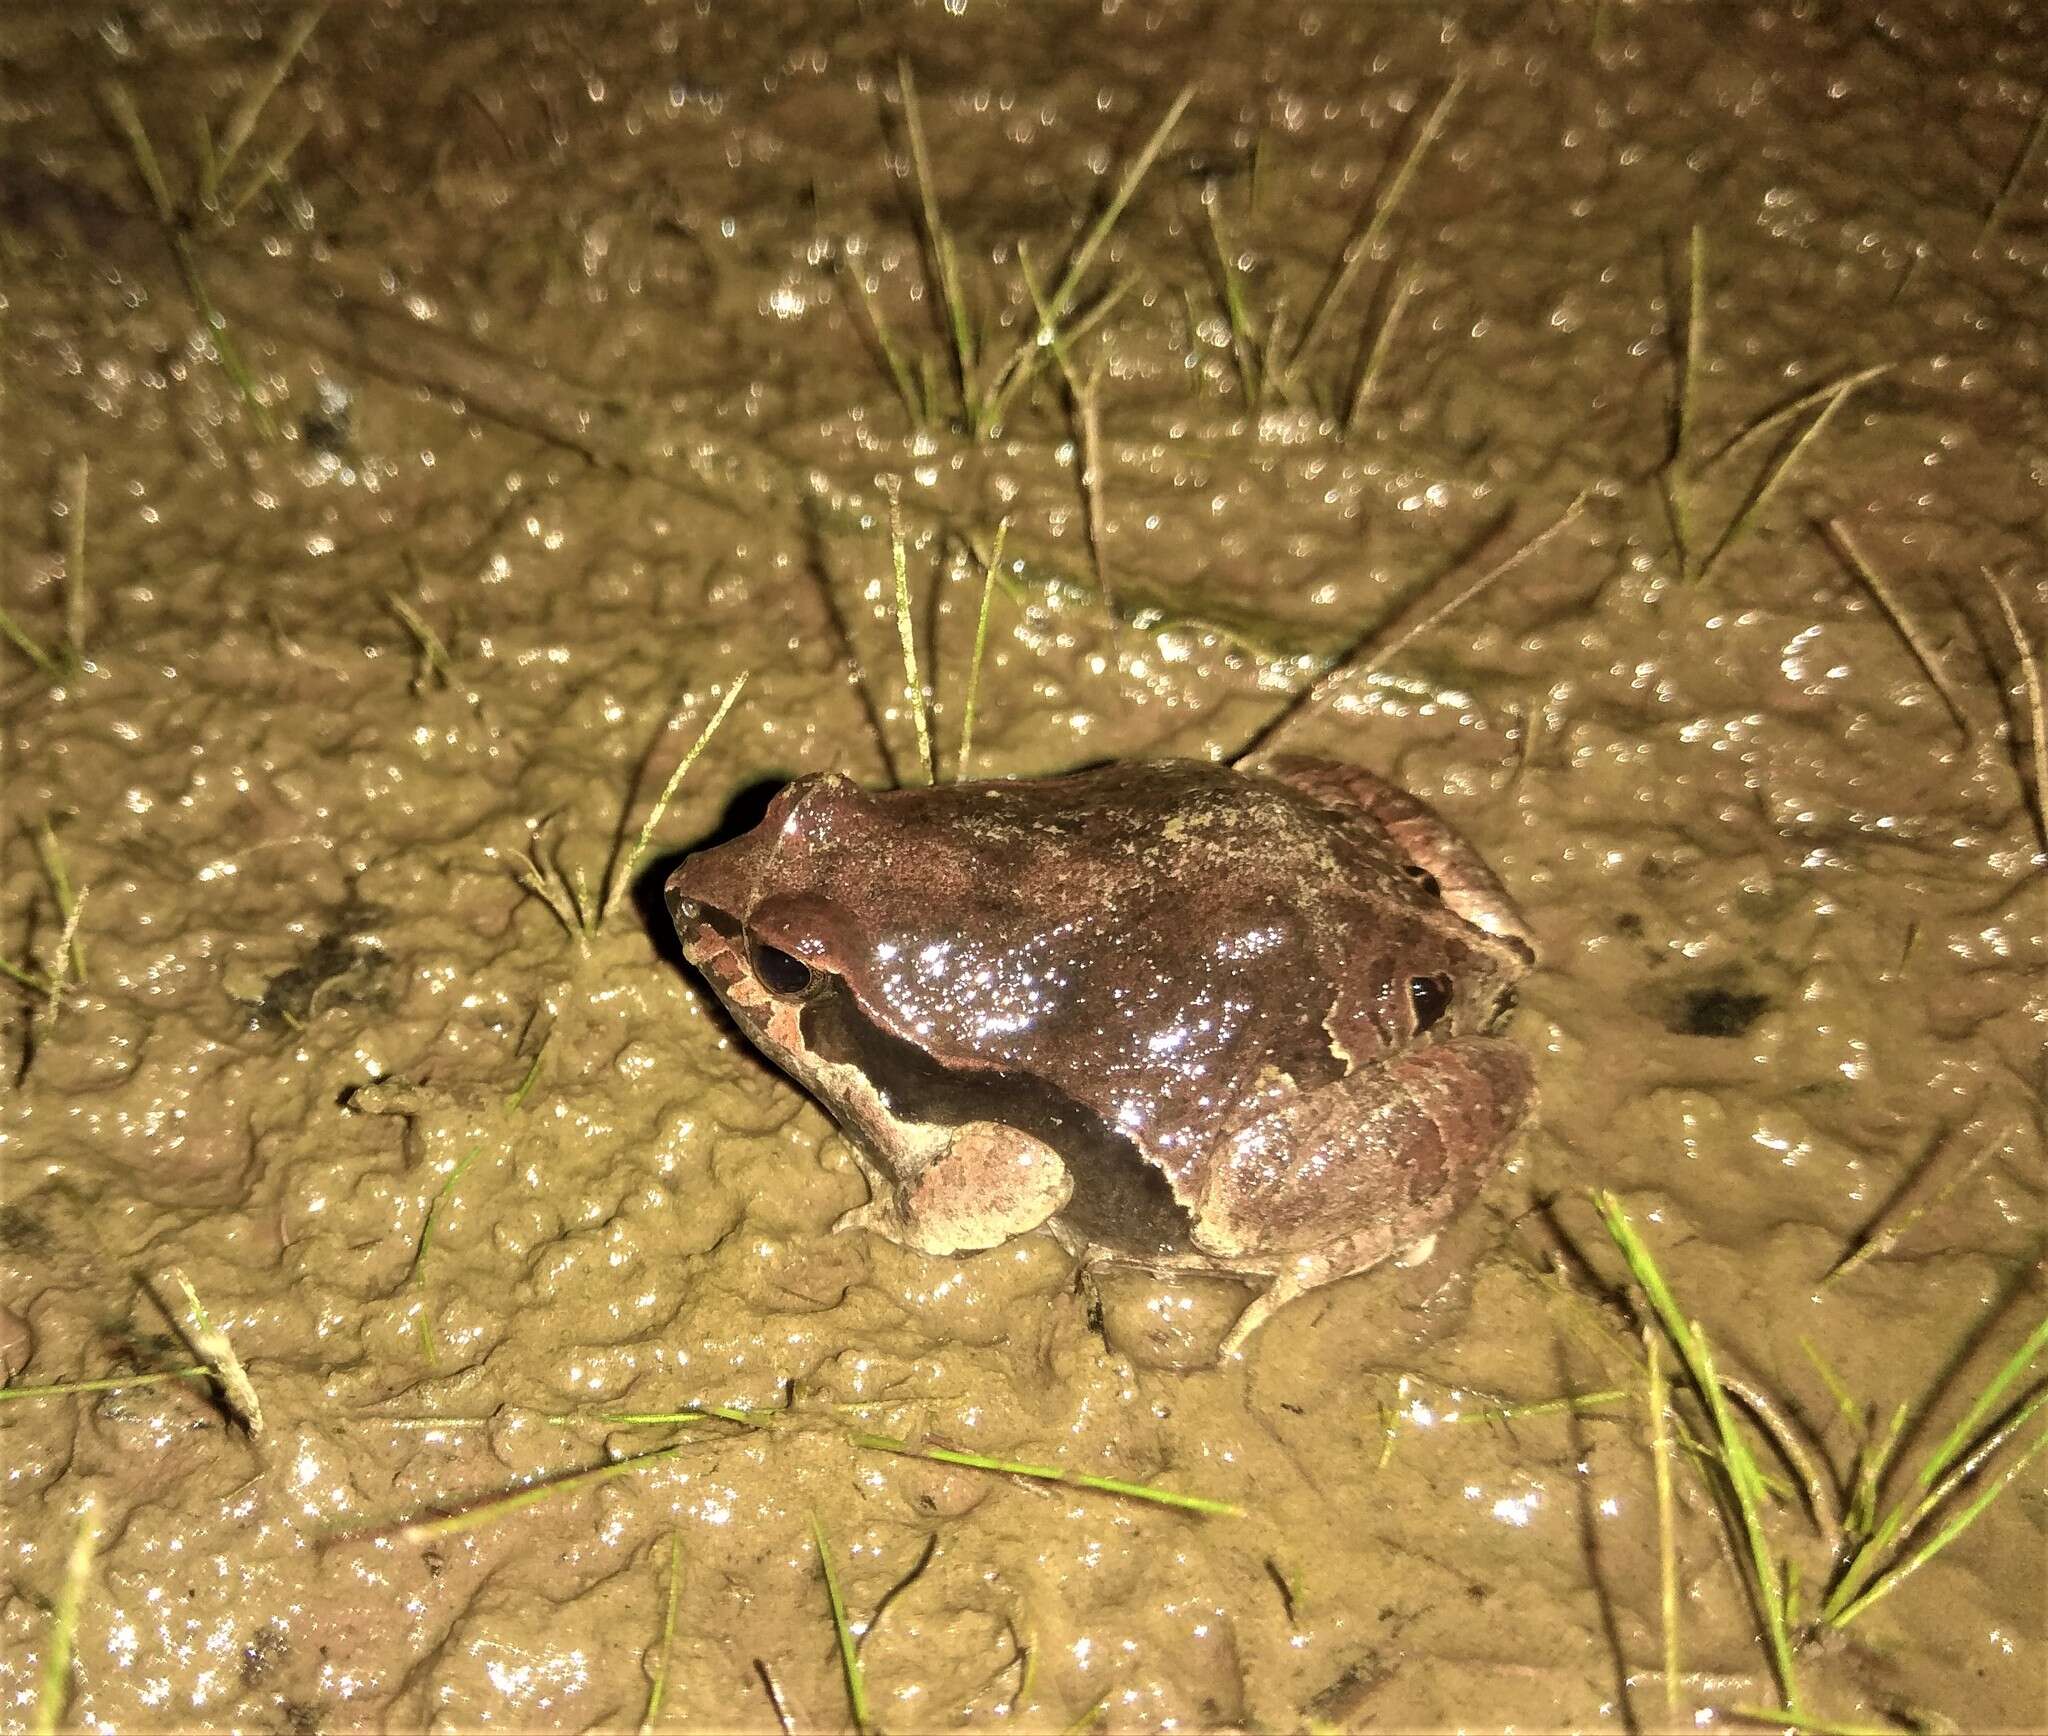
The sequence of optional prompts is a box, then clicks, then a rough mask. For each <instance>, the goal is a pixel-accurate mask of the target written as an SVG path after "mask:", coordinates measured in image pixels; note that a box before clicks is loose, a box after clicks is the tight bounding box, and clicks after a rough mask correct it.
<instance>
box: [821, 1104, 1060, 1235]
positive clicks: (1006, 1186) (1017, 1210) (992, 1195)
mask: <svg viewBox="0 0 2048 1736" xmlns="http://www.w3.org/2000/svg"><path fill="white" fill-rule="evenodd" d="M1073 1192H1074V1178H1073V1177H1072V1176H1071V1175H1069V1174H1068V1173H1067V1166H1066V1165H1065V1164H1064V1163H1062V1162H1061V1161H1060V1156H1059V1153H1058V1152H1056V1151H1054V1150H1053V1149H1052V1147H1051V1146H1049V1145H1047V1144H1046V1143H1045V1142H1044V1141H1043V1140H1040V1139H1035V1138H1033V1137H1032V1136H1031V1135H1030V1134H1028V1133H1020V1132H1018V1131H1017V1129H1015V1128H1014V1127H1005V1126H1003V1125H1002V1123H1000V1122H996V1121H969V1122H965V1123H963V1124H962V1125H961V1126H959V1127H956V1128H954V1129H953V1130H952V1132H951V1134H950V1136H949V1137H948V1139H947V1141H946V1148H945V1150H944V1151H942V1152H941V1153H940V1154H939V1155H938V1156H937V1157H935V1158H933V1159H932V1161H931V1162H930V1163H928V1164H926V1165H925V1167H924V1168H923V1169H921V1170H919V1171H918V1173H917V1174H916V1175H915V1176H913V1177H912V1178H910V1179H909V1180H908V1181H906V1182H904V1183H902V1184H901V1185H900V1186H898V1187H895V1188H893V1189H892V1188H880V1189H877V1190H876V1194H875V1198H874V1199H873V1200H871V1201H869V1203H868V1204H866V1205H864V1206H860V1207H857V1208H856V1209H854V1210H853V1211H850V1212H848V1213H847V1214H846V1215H845V1216H844V1217H842V1218H841V1219H840V1220H839V1222H838V1223H837V1224H835V1225H834V1226H833V1228H834V1229H835V1230H840V1229H855V1228H860V1229H871V1230H874V1231H875V1232H877V1233H878V1234H880V1235H884V1236H887V1237H888V1238H889V1240H890V1241H892V1242H899V1243H901V1244H902V1245H903V1246H904V1247H906V1248H915V1249H916V1250H917V1251H918V1252H919V1253H921V1254H937V1255H946V1254H966V1253H972V1252H974V1251H975V1250H977V1249H980V1248H993V1247H997V1246H999V1245H1000V1244H1002V1243H1004V1242H1007V1241H1009V1240H1010V1239H1011V1238H1012V1237H1014V1236H1022V1235H1026V1234H1028V1233H1029V1232H1030V1231H1032V1230H1035V1229H1037V1228H1039V1226H1040V1225H1042V1224H1044V1223H1045V1221H1046V1220H1047V1219H1048V1218H1050V1217H1052V1216H1053V1214H1054V1213H1055V1212H1057V1211H1058V1210H1059V1209H1060V1208H1061V1207H1062V1206H1064V1205H1065V1204H1066V1203H1067V1201H1068V1199H1069V1198H1071V1197H1072V1195H1073Z"/></svg>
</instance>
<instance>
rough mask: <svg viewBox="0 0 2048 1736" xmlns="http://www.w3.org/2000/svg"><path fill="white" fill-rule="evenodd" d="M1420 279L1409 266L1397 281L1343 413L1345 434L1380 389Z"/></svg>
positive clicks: (1417, 271) (1354, 425) (1351, 429)
mask: <svg viewBox="0 0 2048 1736" xmlns="http://www.w3.org/2000/svg"><path fill="white" fill-rule="evenodd" d="M1421 275H1422V274H1421V272H1420V271H1419V270H1417V269H1416V268H1415V267H1413V266H1411V267H1410V268H1409V269H1408V270H1406V271H1404V272H1402V273H1401V277H1400V281H1399V282H1398V283H1396V284H1395V285H1394V293H1393V297H1392V299H1391V300H1390V301H1388V303H1387V311H1386V313H1385V315H1384V316H1383V317H1382V318H1381V320H1380V327H1379V330H1378V331H1376V332H1374V333H1373V339H1372V348H1371V349H1370V350H1369V351H1368V352H1367V353H1366V358H1365V366H1364V367H1363V368H1361V369H1360V370H1359V373H1358V384H1357V386H1356V387H1355V388H1353V390H1352V393H1351V403H1350V406H1349V408H1347V409H1346V410H1345V412H1344V432H1345V433H1346V434H1350V433H1352V432H1353V431H1354V430H1355V429H1356V428H1357V427H1358V419H1359V417H1360V416H1362V415H1363V414H1364V413H1365V407H1366V405H1368V404H1369V403H1371V402H1372V395H1373V391H1374V388H1375V387H1377V386H1378V385H1379V380H1380V370H1381V369H1382V368H1383V367H1385V365H1386V360H1387V355H1388V352H1389V351H1391V350H1392V349H1393V347H1394V333H1395V332H1396V331H1397V330H1399V329H1400V325H1401V316H1402V315H1403V314H1404V313H1406V312H1407V311H1408V303H1409V301H1410V300H1411V299H1412V298H1413V296H1414V294H1415V283H1416V279H1417V278H1419V277H1420V276H1421Z"/></svg>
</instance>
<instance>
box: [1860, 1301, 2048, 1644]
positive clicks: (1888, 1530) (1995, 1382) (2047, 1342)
mask: <svg viewBox="0 0 2048 1736" xmlns="http://www.w3.org/2000/svg"><path fill="white" fill-rule="evenodd" d="M2044 1348H2048V1318H2044V1319H2043V1320H2042V1321H2041V1323H2040V1325H2038V1326H2036V1327H2035V1328H2034V1330H2033V1331H2032V1332H2030V1333H2028V1334H2027V1337H2026V1340H2025V1341H2024V1342H2023V1343H2022V1344H2021V1345H2020V1347H2019V1348H2018V1349H2017V1350H2015V1351H2014V1352H2013V1353H2012V1355H2011V1356H2009V1357H2007V1358H2006V1360H2005V1362H2004V1363H2003V1364H2002V1365H2001V1366H2000V1367H1999V1369H1998V1371H1997V1372H1996V1373H1995V1374H1994V1375H1993V1376H1992V1377H1991V1379H1990V1380H1989V1381H1988V1382H1987V1383H1986V1384H1985V1387H1984V1390H1983V1391H1982V1392H1980V1393H1979V1394H1978V1395H1977V1397H1976V1400H1975V1401H1974V1402H1973V1403H1972V1404H1971V1405H1970V1407H1969V1408H1968V1409H1967V1410H1966V1411H1964V1412H1963V1414H1962V1416H1961V1418H1960V1419H1959V1420H1958V1421H1957V1423H1956V1425H1955V1427H1954V1428H1952V1429H1950V1430H1949V1432H1948V1433H1947V1435H1945V1436H1944V1437H1943V1438H1942V1441H1941V1444H1940V1445H1939V1446H1938V1447H1936V1448H1935V1449H1934V1451H1933V1452H1932V1453H1930V1454H1929V1455H1928V1456H1927V1458H1926V1460H1925V1461H1924V1462H1923V1463H1922V1464H1921V1466H1920V1468H1919V1470H1918V1471H1916V1472H1915V1473H1914V1474H1913V1482H1912V1486H1911V1487H1910V1488H1909V1489H1908V1490H1907V1491H1906V1493H1905V1494H1904V1495H1902V1496H1901V1497H1900V1498H1899V1499H1898V1501H1897V1502H1895V1503H1894V1504H1893V1505H1892V1507H1891V1509H1890V1510H1889V1511H1888V1512H1887V1513H1886V1514H1885V1516H1884V1519H1883V1522H1882V1523H1881V1524H1879V1526H1878V1527H1877V1529H1876V1531H1875V1532H1873V1533H1872V1534H1871V1536H1870V1539H1869V1541H1867V1542H1866V1543H1865V1544H1864V1545H1863V1547H1862V1548H1861V1549H1859V1550H1858V1551H1857V1552H1856V1555H1855V1557H1854V1558H1853V1559H1852V1560H1851V1561H1850V1563H1849V1566H1848V1568H1847V1569H1846V1570H1845V1571H1844V1572H1843V1574H1842V1577H1841V1578H1840V1579H1839V1580H1838V1581H1837V1582H1836V1584H1835V1588H1834V1591H1833V1592H1832V1594H1831V1595H1830V1596H1829V1598H1828V1600H1827V1602H1826V1603H1825V1604H1824V1605H1823V1606H1822V1608H1821V1619H1822V1620H1823V1621H1825V1622H1828V1623H1830V1624H1831V1625H1834V1626H1839V1625H1840V1624H1841V1623H1842V1622H1843V1621H1844V1620H1846V1619H1848V1618H1847V1617H1846V1616H1845V1615H1844V1614H1843V1611H1844V1610H1846V1609H1847V1608H1848V1607H1849V1606H1850V1605H1851V1603H1852V1601H1853V1600H1855V1599H1856V1597H1857V1594H1858V1593H1859V1592H1860V1591H1861V1589H1862V1587H1863V1585H1864V1583H1865V1582H1866V1581H1867V1580H1869V1579H1871V1578H1872V1577H1874V1576H1875V1574H1876V1572H1877V1569H1878V1567H1879V1565H1880V1564H1881V1563H1882V1561H1883V1559H1884V1557H1885V1555H1886V1554H1887V1552H1888V1551H1890V1550H1891V1549H1892V1547H1893V1546H1894V1545H1895V1544H1896V1543H1900V1542H1903V1541H1904V1534H1905V1533H1906V1532H1907V1531H1908V1530H1909V1529H1910V1528H1911V1527H1912V1526H1913V1525H1917V1524H1918V1523H1919V1521H1920V1520H1921V1519H1922V1518H1924V1517H1925V1516H1926V1514H1927V1512H1928V1507H1927V1504H1926V1498H1927V1497H1928V1495H1929V1493H1930V1491H1932V1490H1933V1489H1934V1488H1935V1487H1936V1485H1937V1484H1938V1483H1939V1482H1940V1480H1941V1478H1942V1475H1943V1473H1944V1472H1946V1471H1947V1470H1948V1468H1949V1466H1950V1465H1951V1464H1952V1463H1953V1462H1954V1461H1955V1459H1956V1458H1957V1457H1958V1456H1959V1455H1960V1454H1961V1453H1962V1452H1963V1449H1964V1444H1965V1443H1966V1442H1967V1441H1968V1440H1969V1439H1970V1437H1971V1436H1972V1435H1974V1434H1975V1433H1976V1431H1977V1427H1978V1425H1979V1424H1980V1423H1981V1422H1982V1421H1983V1420H1984V1419H1985V1418H1986V1417H1987V1416H1989V1415H1990V1414H1992V1412H1993V1410H1994V1409H1995V1408H1996V1406H1997V1405H1998V1402H1999V1400H2000V1399H2002V1398H2003V1397H2004V1396H2005V1393H2006V1391H2007V1390H2008V1389H2009V1388H2010V1387H2011V1386H2012V1384H2013V1382H2014V1381H2016V1380H2018V1379H2019V1377H2020V1376H2021V1375H2022V1374H2024V1373H2025V1372H2026V1371H2027V1369H2028V1368H2029V1367H2030V1366H2032V1364H2033V1362H2034V1359H2035V1358H2036V1357H2038V1356H2039V1355H2040V1354H2041V1352H2042V1350H2043V1349H2044Z"/></svg>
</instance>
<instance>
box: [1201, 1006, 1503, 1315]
mask: <svg viewBox="0 0 2048 1736" xmlns="http://www.w3.org/2000/svg"><path fill="white" fill-rule="evenodd" d="M1533 1094H1534V1086H1533V1081H1532V1077H1531V1074H1530V1069H1529V1062H1528V1060H1527V1058H1526V1057H1525V1056H1524V1055H1523V1054H1522V1052H1521V1051H1520V1050H1519V1049H1517V1048H1515V1047H1514V1046H1513V1045H1512V1044H1510V1043H1507V1042H1504V1041H1502V1040H1501V1039H1499V1038H1496V1037H1456V1038H1452V1039H1450V1040H1448V1041H1445V1042H1441V1043H1430V1044H1425V1045H1424V1046H1422V1047H1421V1048H1418V1049H1411V1050H1409V1051H1408V1052H1407V1053H1406V1054H1402V1055H1398V1056H1396V1057H1394V1058H1393V1059H1392V1060H1390V1061H1387V1062H1385V1063H1383V1064H1381V1065H1379V1066H1374V1067H1366V1068H1361V1069H1359V1070H1358V1071H1356V1072H1354V1073H1351V1074H1349V1075H1347V1076H1346V1077H1345V1078H1342V1079H1339V1080H1335V1081H1333V1082H1332V1083H1331V1084H1328V1085H1325V1086H1322V1087H1320V1088H1319V1089H1317V1090H1315V1091H1311V1092H1309V1093H1307V1094H1306V1095H1304V1096H1302V1097H1299V1098H1297V1099H1295V1100H1294V1101H1293V1102H1292V1103H1289V1104H1286V1105H1285V1106H1283V1107H1282V1108H1280V1109H1277V1110H1275V1111H1274V1112H1273V1113H1272V1114H1270V1115H1265V1116H1261V1117H1260V1118H1259V1119H1258V1120H1256V1121H1254V1122H1252V1123H1250V1124H1249V1125H1248V1126H1245V1127H1243V1128H1240V1129H1239V1130H1238V1131H1237V1132H1236V1133H1234V1134H1233V1135H1231V1137H1230V1139H1229V1141H1228V1142H1227V1144H1226V1146H1225V1149H1224V1151H1223V1153H1222V1154H1221V1155H1220V1157H1219V1159H1218V1161H1217V1162H1216V1164H1215V1166H1214V1167H1213V1168H1212V1169H1211V1170H1210V1171H1209V1173H1208V1175H1207V1177H1206V1178H1205V1179H1204V1182H1203V1185H1202V1193H1201V1198H1200V1200H1199V1202H1198V1203H1197V1206H1196V1210H1195V1214H1194V1215H1195V1221H1196V1224H1197V1228H1196V1230H1195V1240H1196V1242H1197V1244H1198V1245H1199V1246H1200V1247H1202V1248H1203V1249H1204V1251H1206V1252H1208V1253H1210V1254H1212V1255H1214V1256H1216V1257H1217V1258H1218V1259H1222V1260H1228V1261H1230V1262H1232V1263H1233V1264H1236V1265H1238V1266H1239V1267H1240V1269H1243V1268H1245V1267H1252V1268H1254V1269H1257V1268H1258V1267H1260V1266H1263V1267H1264V1269H1266V1270H1269V1271H1272V1272H1273V1273H1274V1274H1275V1276H1274V1280H1273V1283H1272V1286H1271V1287H1270V1288H1269V1289H1268V1290H1267V1291H1266V1292H1265V1294H1264V1295H1262V1296H1260V1297H1258V1298H1256V1299H1255V1300H1254V1301H1253V1302H1252V1304H1251V1306H1250V1307H1249V1308H1248V1309H1247V1310H1246V1311H1245V1315H1244V1317H1243V1318H1242V1319H1240V1320H1239V1322H1238V1324H1237V1326H1236V1327H1234V1328H1233V1329H1232V1331H1231V1335H1230V1338H1229V1340H1228V1348H1236V1347H1237V1346H1240V1345H1242V1344H1243V1342H1244V1341H1245V1340H1246V1339H1247V1338H1249V1337H1250V1336H1251V1334H1252V1333H1253V1332H1255V1331H1256V1330H1257V1329H1258V1327H1259V1325H1260V1324H1261V1323H1262V1322H1263V1321H1264V1320H1265V1319H1266V1318H1267V1317H1268V1316H1270V1315H1271V1314H1272V1313H1273V1312H1274V1311H1275V1310H1276V1309H1278V1308H1280V1307H1282V1306H1284V1305H1285V1304H1286V1303H1287V1302H1289V1301H1291V1300H1292V1299H1293V1298H1294V1297H1296V1296H1299V1295H1301V1294H1302V1293H1303V1292H1305V1291H1308V1290H1312V1289H1314V1288H1316V1287H1317V1286H1318V1285H1321V1284H1327V1283H1330V1282H1331V1281H1332V1280H1334V1279H1337V1278H1344V1277H1348V1276H1350V1275H1351V1274H1352V1273H1354V1272H1363V1271H1364V1270H1366V1268H1367V1267H1369V1266H1374V1265H1377V1264H1378V1263H1379V1262H1380V1261H1382V1260H1384V1259H1386V1258H1388V1257H1389V1256H1390V1255H1398V1254H1400V1253H1401V1252H1402V1251H1403V1250H1416V1252H1417V1256H1418V1257H1422V1256H1421V1249H1420V1245H1421V1244H1422V1243H1423V1242H1424V1241H1425V1240H1426V1239H1427V1238H1429V1237H1430V1236H1432V1235H1433V1234H1434V1232H1435V1230H1436V1228H1437V1226H1438V1225H1440V1224H1442V1223H1443V1222H1444V1221H1445V1220H1446V1219H1447V1218H1449V1217H1450V1216H1451V1215H1452V1214H1453V1213H1454V1212H1456V1211H1457V1210H1459V1208H1460V1207H1462V1206H1463V1205H1465V1204H1466V1202H1467V1201H1469V1200H1470V1199H1471V1198H1472V1196H1473V1195H1474V1194H1476V1193H1477V1192H1478V1191H1479V1189H1480V1187H1481V1185H1482V1184H1483V1183H1484V1182H1485V1181H1486V1178H1487V1177H1488V1176H1489V1175H1491V1174H1492V1173H1493V1170H1494V1169H1495V1167H1496V1166H1497V1165H1498V1163H1499V1161H1500V1157H1501V1153H1502V1151H1503V1150H1504V1149H1505V1147H1506V1145H1507V1142H1508V1140H1509V1138H1510V1137H1511V1136H1512V1134H1513V1133H1514V1130H1515V1128H1516V1126H1517V1125H1518V1124H1519V1123H1520V1121H1521V1119H1522V1117H1523V1115H1524V1113H1525V1112H1526V1111H1527V1109H1528V1107H1529V1103H1530V1100H1531V1098H1532V1096H1533ZM1268 1262H1270V1264H1269V1263H1268Z"/></svg>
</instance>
